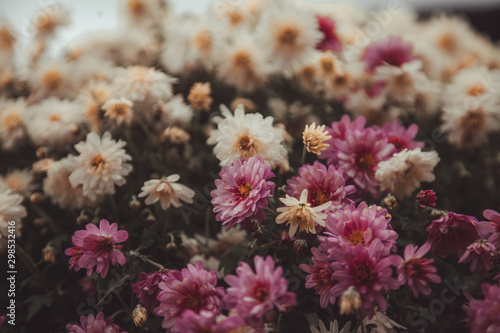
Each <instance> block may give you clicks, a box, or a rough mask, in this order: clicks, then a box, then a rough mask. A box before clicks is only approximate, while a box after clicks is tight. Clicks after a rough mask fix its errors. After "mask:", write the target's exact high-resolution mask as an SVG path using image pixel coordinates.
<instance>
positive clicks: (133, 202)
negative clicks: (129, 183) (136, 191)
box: [128, 195, 141, 212]
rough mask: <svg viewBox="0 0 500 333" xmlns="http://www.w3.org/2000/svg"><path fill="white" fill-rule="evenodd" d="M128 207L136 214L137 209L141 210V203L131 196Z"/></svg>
mask: <svg viewBox="0 0 500 333" xmlns="http://www.w3.org/2000/svg"><path fill="white" fill-rule="evenodd" d="M128 206H129V208H130V209H131V210H132V211H133V212H138V211H139V209H141V202H140V201H139V200H137V197H136V196H135V195H133V196H132V200H130V201H129V203H128Z"/></svg>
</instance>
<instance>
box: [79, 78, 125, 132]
mask: <svg viewBox="0 0 500 333" xmlns="http://www.w3.org/2000/svg"><path fill="white" fill-rule="evenodd" d="M115 90H116V88H115V87H114V86H113V85H112V84H111V83H109V82H108V81H106V80H96V81H91V82H90V83H89V84H88V85H87V87H86V88H85V89H84V90H83V91H82V92H81V93H80V95H79V96H78V99H77V100H78V101H79V102H80V103H81V104H82V105H83V107H84V109H85V117H86V119H87V122H88V124H89V125H90V129H91V130H93V131H98V130H99V128H101V125H102V121H103V113H102V109H101V108H102V105H103V104H104V103H105V102H106V101H107V100H109V99H110V98H112V97H113V96H114V95H115V94H116V91H115Z"/></svg>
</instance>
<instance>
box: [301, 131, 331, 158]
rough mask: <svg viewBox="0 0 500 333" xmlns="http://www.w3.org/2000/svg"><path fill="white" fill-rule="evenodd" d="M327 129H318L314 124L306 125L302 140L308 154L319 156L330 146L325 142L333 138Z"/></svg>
mask: <svg viewBox="0 0 500 333" xmlns="http://www.w3.org/2000/svg"><path fill="white" fill-rule="evenodd" d="M325 127H326V125H322V126H319V127H316V123H312V125H311V126H309V125H306V128H305V129H304V132H303V133H302V140H303V141H304V145H305V146H306V148H307V151H308V152H310V153H313V154H316V155H319V154H321V151H322V150H325V149H326V148H328V147H329V146H330V145H329V144H328V143H325V141H326V140H328V139H331V138H332V137H331V135H328V131H325Z"/></svg>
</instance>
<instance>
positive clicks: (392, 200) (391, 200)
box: [382, 194, 398, 209]
mask: <svg viewBox="0 0 500 333" xmlns="http://www.w3.org/2000/svg"><path fill="white" fill-rule="evenodd" d="M382 203H383V205H384V206H385V207H386V208H387V209H394V208H396V206H397V205H398V201H397V200H396V197H395V196H393V195H392V194H389V195H388V196H386V197H385V198H384V200H383V201H382Z"/></svg>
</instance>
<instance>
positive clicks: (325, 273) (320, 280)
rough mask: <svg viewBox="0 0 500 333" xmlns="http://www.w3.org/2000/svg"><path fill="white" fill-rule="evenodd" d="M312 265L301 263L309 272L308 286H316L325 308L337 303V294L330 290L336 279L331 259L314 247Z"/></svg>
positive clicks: (316, 292)
mask: <svg viewBox="0 0 500 333" xmlns="http://www.w3.org/2000/svg"><path fill="white" fill-rule="evenodd" d="M311 253H312V261H313V264H312V265H306V264H301V265H300V268H301V269H302V270H303V271H304V272H306V273H309V274H308V275H307V276H306V288H308V289H309V288H314V290H315V294H316V295H320V298H319V305H320V306H321V307H322V308H323V309H325V308H326V307H327V306H328V304H335V296H334V295H333V294H332V293H331V292H330V290H331V289H332V287H333V286H334V285H335V283H336V281H335V279H334V278H333V270H332V268H331V267H330V263H331V262H330V260H328V258H327V256H326V255H325V254H324V253H323V252H321V251H320V250H319V249H318V248H315V247H314V248H312V249H311Z"/></svg>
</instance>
